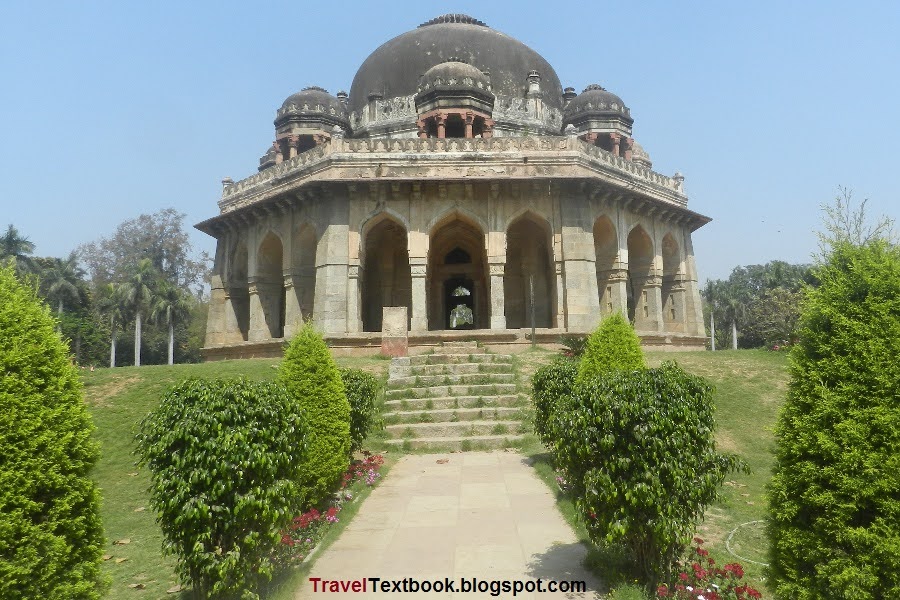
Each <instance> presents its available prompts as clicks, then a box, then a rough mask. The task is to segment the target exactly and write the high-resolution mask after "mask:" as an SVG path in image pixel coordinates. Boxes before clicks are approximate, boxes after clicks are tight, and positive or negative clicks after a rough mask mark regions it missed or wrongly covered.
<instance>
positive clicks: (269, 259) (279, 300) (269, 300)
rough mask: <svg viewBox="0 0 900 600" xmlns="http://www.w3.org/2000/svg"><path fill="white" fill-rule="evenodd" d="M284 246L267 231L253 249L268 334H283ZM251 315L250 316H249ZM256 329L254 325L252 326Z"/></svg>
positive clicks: (279, 239)
mask: <svg viewBox="0 0 900 600" xmlns="http://www.w3.org/2000/svg"><path fill="white" fill-rule="evenodd" d="M283 270H284V245H283V244H282V242H281V237H280V236H279V235H278V234H277V233H275V232H274V231H271V230H270V231H268V232H267V233H266V235H265V236H264V237H263V239H262V241H261V242H260V243H259V247H258V248H257V250H256V282H255V283H256V289H257V293H258V294H259V302H260V306H261V308H262V317H263V319H264V320H265V325H266V327H267V328H268V332H269V337H272V338H281V337H284V319H285V314H284V308H285V290H284V275H283ZM251 317H252V315H251ZM254 331H256V328H254Z"/></svg>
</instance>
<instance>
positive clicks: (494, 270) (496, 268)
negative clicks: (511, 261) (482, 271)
mask: <svg viewBox="0 0 900 600" xmlns="http://www.w3.org/2000/svg"><path fill="white" fill-rule="evenodd" d="M489 268H490V272H491V277H502V276H503V272H504V270H505V269H506V265H505V264H504V263H494V264H492V265H490V266H489Z"/></svg>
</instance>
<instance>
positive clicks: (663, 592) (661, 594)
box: [656, 585, 669, 598]
mask: <svg viewBox="0 0 900 600" xmlns="http://www.w3.org/2000/svg"><path fill="white" fill-rule="evenodd" d="M656 596H657V597H658V598H668V596H669V588H667V587H666V586H664V585H661V586H659V587H658V588H656Z"/></svg>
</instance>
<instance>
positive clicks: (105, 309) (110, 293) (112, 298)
mask: <svg viewBox="0 0 900 600" xmlns="http://www.w3.org/2000/svg"><path fill="white" fill-rule="evenodd" d="M97 310H98V312H99V314H100V315H101V316H103V317H104V318H106V319H107V320H108V322H109V367H110V368H111V369H112V368H115V366H116V341H117V337H118V332H119V326H120V325H121V324H122V323H123V322H124V321H125V303H124V301H123V300H122V292H121V289H120V288H119V287H118V286H117V285H115V284H114V283H107V284H105V285H103V286H101V287H100V288H99V290H98V294H97Z"/></svg>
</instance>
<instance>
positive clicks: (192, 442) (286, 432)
mask: <svg viewBox="0 0 900 600" xmlns="http://www.w3.org/2000/svg"><path fill="white" fill-rule="evenodd" d="M308 431H309V429H308V427H307V425H306V422H305V420H304V418H303V414H302V411H301V409H300V407H299V405H298V404H297V402H296V401H295V400H294V399H293V398H292V397H291V396H290V395H289V394H288V393H287V391H286V390H285V389H284V388H283V387H281V386H279V385H276V384H274V383H251V382H247V381H203V380H198V379H194V380H188V381H185V382H183V383H181V384H180V385H178V386H176V387H175V388H173V389H172V390H170V391H169V392H167V393H166V395H165V396H164V397H163V399H162V402H160V404H159V406H158V407H157V408H156V409H155V410H154V411H153V412H152V413H150V415H149V416H148V417H147V418H146V419H145V420H144V421H143V422H142V423H141V429H140V433H139V434H138V438H137V440H138V451H139V452H140V456H141V459H140V462H141V464H142V465H146V466H148V467H149V468H150V472H151V486H150V503H151V506H153V508H154V510H156V511H157V513H158V514H159V523H160V525H161V527H162V530H163V537H164V540H165V541H164V546H163V548H164V550H165V551H166V552H167V553H171V554H174V555H175V556H176V557H177V559H178V567H177V568H178V573H179V575H180V576H181V577H182V579H183V580H186V581H189V582H190V583H191V584H192V586H193V591H194V597H195V598H238V597H241V598H257V597H258V596H257V595H256V594H255V592H254V591H255V589H256V587H257V586H258V584H259V583H260V582H261V581H264V580H268V579H271V577H272V573H273V571H274V564H273V561H272V557H273V554H274V550H275V548H277V546H278V544H279V543H280V540H281V535H280V533H279V532H280V530H282V529H284V528H286V527H287V525H288V524H289V523H290V520H291V518H292V517H293V516H294V515H296V514H298V513H299V512H300V508H301V504H300V501H301V498H302V496H303V495H302V490H301V487H300V485H299V483H298V482H299V481H301V480H302V479H303V477H304V475H305V472H304V464H305V463H304V461H303V452H304V448H305V444H306V439H307V432H308Z"/></svg>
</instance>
